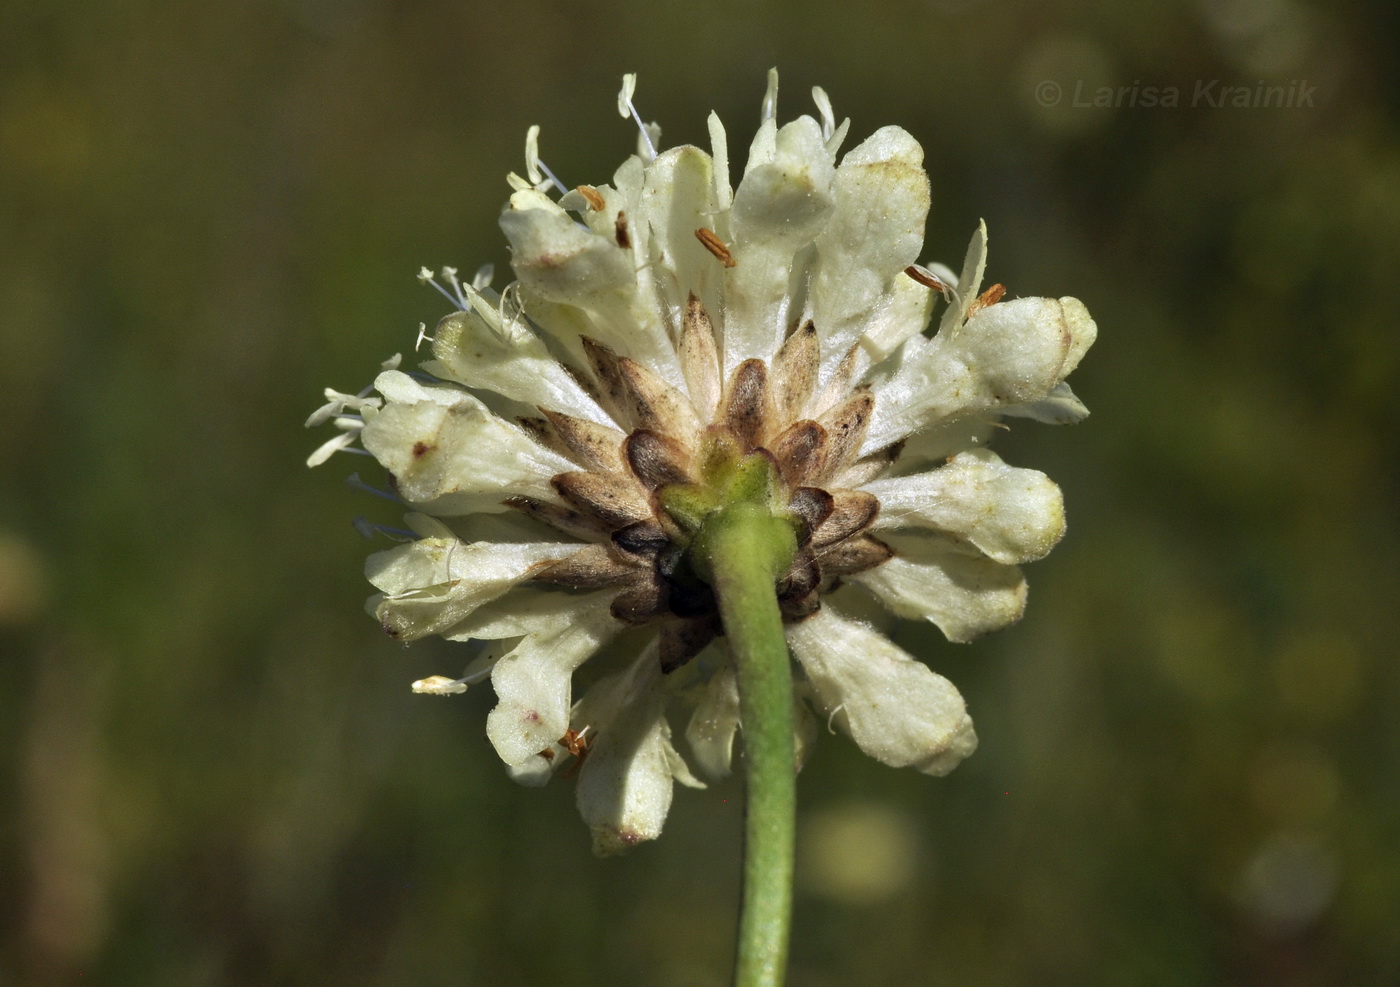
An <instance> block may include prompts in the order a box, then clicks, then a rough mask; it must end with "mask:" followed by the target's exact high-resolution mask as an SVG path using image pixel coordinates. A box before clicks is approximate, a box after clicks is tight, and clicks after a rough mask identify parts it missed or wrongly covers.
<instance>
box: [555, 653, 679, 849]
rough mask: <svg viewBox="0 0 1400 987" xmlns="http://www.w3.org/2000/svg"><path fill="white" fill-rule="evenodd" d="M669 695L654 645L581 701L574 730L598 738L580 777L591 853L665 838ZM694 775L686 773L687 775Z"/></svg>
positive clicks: (670, 755) (671, 752)
mask: <svg viewBox="0 0 1400 987" xmlns="http://www.w3.org/2000/svg"><path fill="white" fill-rule="evenodd" d="M664 708H665V689H664V685H663V681H662V677H661V665H660V662H659V661H658V660H657V651H656V646H655V645H654V644H653V645H652V646H650V647H648V648H646V650H644V651H643V652H642V654H641V655H640V656H639V657H638V659H637V660H636V661H635V662H634V663H633V664H632V666H631V668H629V669H628V670H627V671H626V672H622V673H620V674H617V675H613V676H609V677H608V678H605V679H602V680H600V681H598V682H596V683H594V685H593V686H592V687H591V688H590V689H589V690H588V693H587V695H585V696H584V697H583V699H581V700H579V704H578V708H577V709H576V710H575V711H574V724H575V725H576V727H575V728H576V729H581V728H582V727H585V726H587V727H591V728H592V729H593V730H594V731H595V734H594V735H595V737H596V740H595V742H594V743H593V746H592V747H591V748H589V751H588V757H587V758H586V759H585V760H584V762H583V767H582V768H581V769H580V770H579V776H578V793H577V794H578V807H579V812H580V814H581V815H582V816H583V820H584V822H586V823H587V824H588V826H589V829H590V830H591V831H592V833H593V852H594V853H596V854H598V855H599V856H611V855H613V854H617V853H621V852H622V851H624V850H626V849H628V848H629V847H632V846H635V845H636V844H638V843H641V842H644V841H646V840H654V839H656V837H658V836H660V835H661V827H662V824H663V823H665V821H666V814H667V812H668V811H670V808H671V779H672V775H673V771H674V769H673V764H674V763H675V761H676V760H677V759H678V757H679V755H677V754H676V752H675V748H673V747H672V746H671V739H670V734H671V731H670V727H669V726H668V725H667V723H666V718H665V715H664ZM688 774H689V772H687V775H688Z"/></svg>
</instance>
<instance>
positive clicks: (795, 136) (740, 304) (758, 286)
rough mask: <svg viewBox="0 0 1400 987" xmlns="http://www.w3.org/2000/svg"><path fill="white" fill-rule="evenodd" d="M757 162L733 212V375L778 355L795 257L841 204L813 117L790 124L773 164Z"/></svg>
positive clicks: (726, 351)
mask: <svg viewBox="0 0 1400 987" xmlns="http://www.w3.org/2000/svg"><path fill="white" fill-rule="evenodd" d="M749 164H750V167H749V169H748V170H747V171H746V172H745V174H744V178H743V180H742V181H741V182H740V183H739V188H738V189H737V190H736V191H735V193H734V207H733V209H732V210H731V212H730V223H731V229H732V230H733V238H734V240H733V244H732V245H731V252H732V253H733V255H734V259H735V262H736V263H735V266H734V267H732V268H729V269H728V276H729V277H728V283H727V287H726V292H725V313H724V327H723V334H722V335H723V358H724V372H725V374H726V376H727V375H728V374H729V373H730V372H731V371H733V369H734V368H735V367H736V366H738V365H739V364H740V363H742V362H743V361H744V360H747V359H750V358H757V359H760V360H768V359H770V358H771V357H772V356H773V354H774V353H775V352H777V349H778V344H779V343H781V342H782V338H783V333H784V332H785V331H786V330H787V328H788V319H789V316H788V313H787V311H786V305H787V303H788V299H789V294H790V291H791V289H792V287H793V281H794V279H795V273H794V270H793V258H794V255H795V254H797V253H798V252H799V251H800V250H802V249H803V248H804V247H806V246H807V245H808V244H810V243H811V242H812V240H813V238H814V237H816V235H817V234H818V233H819V232H821V230H822V228H823V227H824V226H825V225H826V222H827V219H828V218H829V217H830V215H831V209H832V204H833V199H832V188H831V185H832V180H833V178H834V176H835V162H834V160H833V159H832V154H831V152H830V151H828V150H827V148H826V145H825V143H824V142H823V140H822V134H821V127H820V125H818V123H817V122H816V121H815V120H813V119H812V118H811V117H799V118H798V119H796V120H794V121H792V122H791V123H789V124H787V125H786V126H784V127H783V128H782V129H781V130H779V131H778V132H777V134H776V135H775V137H774V146H773V149H772V152H771V155H770V156H769V158H768V160H765V161H763V162H762V163H760V164H757V165H755V164H754V161H753V159H752V158H750V162H749Z"/></svg>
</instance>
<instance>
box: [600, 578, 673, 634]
mask: <svg viewBox="0 0 1400 987" xmlns="http://www.w3.org/2000/svg"><path fill="white" fill-rule="evenodd" d="M611 612H612V615H613V616H614V617H616V618H617V619H618V620H620V621H622V622H623V623H625V624H645V623H648V622H650V621H652V620H655V619H656V618H657V617H661V616H663V615H665V614H667V613H669V612H670V591H669V587H668V586H667V585H666V583H665V581H663V580H662V579H660V578H659V577H658V576H657V575H656V574H655V573H654V572H650V573H647V574H646V575H644V576H642V577H640V578H639V579H637V581H636V582H635V583H633V584H632V585H631V586H628V587H627V588H626V589H624V590H623V591H622V592H621V593H619V594H617V597H616V598H615V599H614V600H613V602H612V608H611Z"/></svg>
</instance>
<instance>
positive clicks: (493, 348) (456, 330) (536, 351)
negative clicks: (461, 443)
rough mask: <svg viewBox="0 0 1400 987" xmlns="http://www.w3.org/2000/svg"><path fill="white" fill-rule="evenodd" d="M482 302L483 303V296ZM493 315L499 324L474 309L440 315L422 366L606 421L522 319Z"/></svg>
mask: <svg viewBox="0 0 1400 987" xmlns="http://www.w3.org/2000/svg"><path fill="white" fill-rule="evenodd" d="M480 297H481V296H479V295H478V296H477V298H480ZM481 301H482V304H483V305H487V304H488V302H487V301H486V299H482V300H481ZM473 302H475V299H473ZM494 314H495V316H496V319H495V321H496V322H497V323H499V328H498V327H496V326H493V325H491V323H490V322H488V321H487V319H485V318H484V317H483V316H482V315H481V314H479V313H478V312H477V311H474V310H473V311H469V312H453V313H452V314H451V315H449V316H447V317H446V318H444V319H443V320H442V321H441V322H439V323H438V327H437V330H436V331H435V332H434V333H433V355H434V356H436V357H437V359H436V360H434V361H431V362H429V363H427V364H425V365H424V369H425V370H427V371H428V372H429V373H431V374H433V375H435V376H438V377H442V378H445V379H447V380H455V381H457V382H459V383H462V384H466V385H467V386H468V387H481V388H485V389H486V390H489V391H495V392H496V393H497V394H502V395H504V396H506V397H508V398H512V399H513V400H516V401H522V402H524V403H525V404H529V405H533V406H535V407H537V408H547V409H549V410H550V411H558V412H563V413H564V414H567V415H573V416H574V417H576V418H584V419H587V420H589V421H593V422H599V423H602V424H609V423H610V422H609V419H608V416H607V414H606V413H605V412H604V411H603V410H602V409H601V408H599V407H598V403H597V402H596V401H594V400H593V399H592V398H591V397H589V396H588V394H587V393H586V392H585V391H584V390H583V388H582V387H580V386H579V383H578V381H577V380H576V379H575V378H574V377H573V375H571V374H570V373H569V372H568V371H567V370H565V369H564V367H563V366H562V365H560V363H559V361H557V360H556V359H554V357H553V356H551V355H550V353H549V351H548V349H546V347H545V344H544V340H542V339H540V338H539V337H538V336H537V335H535V334H534V333H533V332H531V331H530V330H529V329H528V328H527V327H526V325H525V320H524V319H521V318H518V317H517V318H516V319H515V320H514V321H513V322H512V321H510V320H502V319H501V317H500V313H499V312H496V313H494Z"/></svg>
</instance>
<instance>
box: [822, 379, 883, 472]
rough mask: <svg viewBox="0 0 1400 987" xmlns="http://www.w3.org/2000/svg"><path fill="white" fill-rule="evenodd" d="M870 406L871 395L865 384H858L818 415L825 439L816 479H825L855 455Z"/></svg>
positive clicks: (872, 401)
mask: <svg viewBox="0 0 1400 987" xmlns="http://www.w3.org/2000/svg"><path fill="white" fill-rule="evenodd" d="M874 408H875V398H874V396H873V395H872V394H871V393H870V390H869V388H864V387H862V388H860V389H859V390H857V391H856V393H855V394H853V395H851V397H849V398H847V399H846V400H845V401H843V402H842V403H841V404H839V405H836V406H835V407H834V408H831V409H830V410H828V411H827V412H826V413H825V414H823V415H822V416H821V418H820V419H819V422H820V424H821V425H822V427H824V428H825V429H826V433H827V438H828V440H829V441H828V443H827V457H826V463H825V464H824V466H823V468H822V471H821V474H820V479H822V480H825V479H827V478H828V477H830V476H832V475H834V474H835V473H837V472H839V471H840V470H841V469H842V468H843V467H845V466H846V465H848V464H849V463H851V462H853V461H854V460H855V458H856V456H857V455H859V453H860V446H861V443H862V442H864V441H865V430H866V428H868V427H869V425H870V413H871V411H872V410H874Z"/></svg>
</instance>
